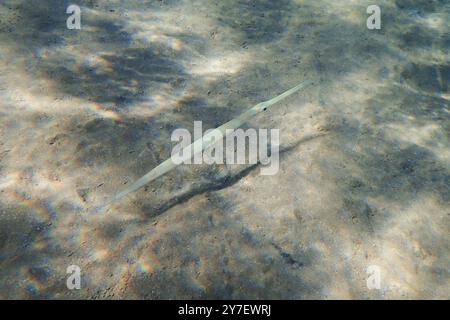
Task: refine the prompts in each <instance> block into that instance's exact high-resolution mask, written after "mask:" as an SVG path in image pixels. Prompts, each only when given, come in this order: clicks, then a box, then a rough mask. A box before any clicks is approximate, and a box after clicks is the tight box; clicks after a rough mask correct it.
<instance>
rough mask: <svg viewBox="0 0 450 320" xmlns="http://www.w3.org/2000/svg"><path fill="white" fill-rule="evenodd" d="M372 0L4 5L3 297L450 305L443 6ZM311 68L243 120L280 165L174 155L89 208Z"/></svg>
mask: <svg viewBox="0 0 450 320" xmlns="http://www.w3.org/2000/svg"><path fill="white" fill-rule="evenodd" d="M71 3H74V4H78V5H79V6H80V7H81V10H82V29H81V30H68V29H67V28H66V19H67V17H68V15H67V14H66V8H67V6H68V5H69V4H71ZM371 4H374V3H373V1H365V0H363V1H333V0H327V1H325V0H323V1H317V0H316V1H313V0H310V1H309V0H279V1H269V0H261V1H244V0H241V1H237V0H236V1H182V0H178V1H177V0H168V1H165V0H162V1H138V0H128V1H119V0H109V1H106V0H98V1H96V0H92V1H87V0H73V1H61V0H27V1H25V0H5V1H1V3H0V298H3V299H12V298H53V299H68V298H89V299H101V298H108V299H117V298H127V299H130V298H139V299H141V298H148V299H175V298H186V299H192V298H194V299H202V298H214V299H257V298H265V299H315V298H317V299H414V298H424V299H448V298H449V297H450V294H449V293H450V286H449V284H450V281H449V279H450V278H449V272H450V271H449V265H450V263H449V262H450V261H449V260H450V259H449V257H450V242H449V240H450V239H449V234H450V232H449V231H450V221H449V218H450V217H449V215H450V103H449V100H450V56H449V48H450V27H449V22H450V5H449V4H448V1H422V0H414V1H413V0H395V1H385V0H380V1H377V4H378V5H379V6H380V7H381V9H382V28H381V30H368V29H367V27H366V19H367V17H368V14H367V13H366V8H367V6H368V5H371ZM306 79H311V80H313V81H314V83H315V84H314V86H312V87H310V88H308V89H305V90H304V91H302V92H300V93H297V94H295V95H293V96H291V97H289V98H288V99H286V100H283V101H282V102H281V103H279V104H278V105H277V106H274V107H273V109H272V110H270V112H268V113H264V114H263V115H260V116H258V117H256V118H254V119H253V120H252V121H250V122H249V123H248V124H247V127H252V128H278V129H280V134H281V152H280V171H279V172H278V174H277V175H274V176H263V175H260V173H259V170H260V168H258V166H245V165H234V166H233V165H213V166H208V165H196V166H189V165H185V166H179V167H178V168H177V169H176V170H174V171H172V172H171V173H169V174H167V175H165V176H163V177H161V178H159V179H158V180H156V181H154V182H152V183H150V184H149V185H147V186H146V187H145V188H142V189H141V190H139V191H138V192H136V193H134V194H132V195H131V196H130V197H128V198H126V199H124V200H123V201H121V202H120V203H117V204H115V205H114V206H112V207H111V208H110V209H109V210H108V211H107V212H106V213H101V214H100V213H96V212H93V210H92V208H95V207H96V206H98V205H100V204H101V203H103V202H104V201H105V200H107V199H109V198H111V197H112V196H113V195H114V194H116V193H117V192H118V191H120V190H122V189H123V188H126V186H127V185H129V184H130V183H132V182H133V181H134V180H135V179H137V178H139V177H140V176H141V175H143V174H145V173H146V172H148V171H149V170H150V169H152V168H153V167H155V166H156V165H157V164H159V163H160V162H161V161H163V160H164V159H166V158H168V157H169V156H170V152H171V148H172V143H171V141H170V135H171V133H172V131H173V130H174V129H176V128H189V129H191V128H192V127H193V122H194V121H197V120H198V121H200V120H201V121H203V126H204V129H208V128H213V127H216V126H218V125H220V124H222V123H224V122H226V121H228V120H230V119H232V118H233V117H235V116H237V115H239V114H240V113H241V112H243V111H244V110H246V109H247V108H250V107H251V106H253V105H254V104H256V103H258V102H261V101H263V100H266V99H269V98H271V97H273V96H275V95H277V94H279V93H281V92H283V91H284V90H286V89H288V88H291V87H292V86H294V85H296V84H298V83H299V82H301V81H303V80H306ZM70 265H77V266H79V267H80V268H81V272H82V288H81V289H80V290H68V288H67V287H66V279H67V277H68V274H67V273H66V269H67V267H68V266H70ZM370 266H378V267H379V270H380V271H381V287H380V289H379V290H369V289H368V287H367V283H366V280H367V277H368V274H367V273H366V270H367V268H368V267H370Z"/></svg>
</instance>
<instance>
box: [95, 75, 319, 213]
mask: <svg viewBox="0 0 450 320" xmlns="http://www.w3.org/2000/svg"><path fill="white" fill-rule="evenodd" d="M312 83H313V82H312V81H311V80H306V81H303V82H301V83H300V84H298V85H296V86H295V87H293V88H291V89H289V90H287V91H285V92H283V93H282V94H280V95H278V96H276V97H275V98H272V99H270V100H267V101H264V102H260V103H258V104H256V105H255V106H253V107H252V108H250V109H248V110H247V111H245V112H244V113H242V114H241V115H239V116H238V117H236V118H234V119H233V120H230V121H228V122H226V123H224V124H223V125H221V126H220V127H217V128H216V129H214V130H212V131H210V132H209V133H207V134H205V135H204V136H203V137H202V138H200V139H197V140H195V141H194V142H193V143H191V144H190V145H188V146H187V147H185V148H183V149H182V150H181V151H182V154H183V155H186V157H189V158H192V157H193V156H194V155H196V154H198V153H200V152H203V150H205V149H206V148H208V147H209V146H210V145H211V144H213V143H214V139H213V138H214V137H215V136H216V134H217V131H218V132H220V133H221V134H222V135H223V136H225V135H226V132H227V130H228V129H237V128H239V127H240V126H241V125H242V124H243V123H244V122H246V121H247V120H249V119H251V118H253V117H254V116H255V115H257V114H258V113H260V112H262V111H266V110H268V109H269V108H270V107H271V106H273V105H274V104H275V103H277V102H279V101H281V100H283V99H284V98H286V97H288V96H290V95H291V94H293V93H294V92H296V91H298V90H300V89H303V88H305V87H306V86H308V85H310V84H312ZM215 131H216V132H215ZM189 150H191V151H192V152H188V151H189ZM185 160H187V158H186V159H185ZM177 165H178V164H176V163H174V162H173V161H172V158H169V159H167V160H165V161H164V162H162V163H160V164H159V165H158V166H156V167H155V168H154V169H152V170H151V171H150V172H148V173H147V174H145V175H144V176H142V177H141V178H139V179H138V180H136V181H135V182H134V183H133V184H131V185H130V186H129V187H128V188H126V189H125V190H123V191H121V192H119V193H118V194H116V195H115V196H114V197H113V198H112V199H111V200H109V201H108V202H107V203H106V204H105V205H103V206H102V208H105V207H106V206H108V205H110V204H112V203H114V202H117V201H119V200H120V199H122V198H123V197H126V196H127V195H128V194H130V193H132V192H134V191H136V190H138V189H140V188H141V187H143V186H144V185H146V184H148V183H150V182H151V181H153V180H155V179H157V178H158V177H160V176H162V175H163V174H165V173H167V172H169V171H170V170H172V169H174V168H175V167H176V166H177Z"/></svg>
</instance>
